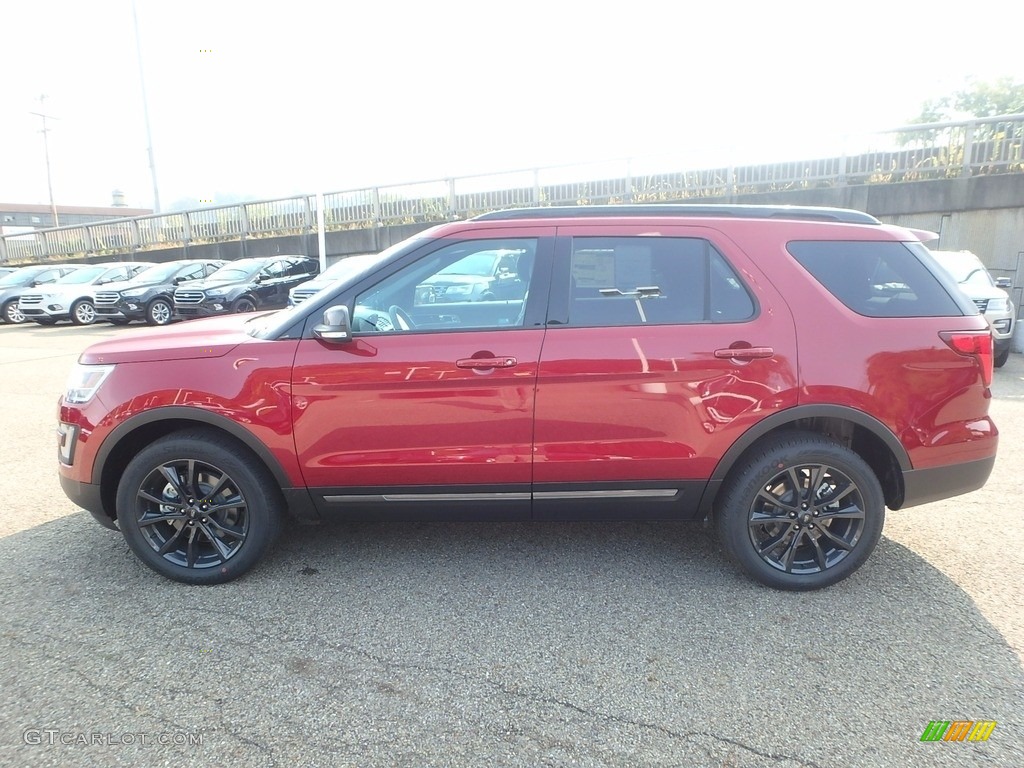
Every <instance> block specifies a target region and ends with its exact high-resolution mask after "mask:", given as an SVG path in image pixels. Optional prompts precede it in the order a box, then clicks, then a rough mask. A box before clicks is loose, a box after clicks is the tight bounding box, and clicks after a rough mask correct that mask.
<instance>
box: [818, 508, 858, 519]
mask: <svg viewBox="0 0 1024 768" xmlns="http://www.w3.org/2000/svg"><path fill="white" fill-rule="evenodd" d="M818 519H819V520H836V519H854V520H863V519H864V510H863V509H861V508H860V507H859V506H857V505H856V504H850V506H848V507H843V508H842V509H837V510H835V511H834V512H830V511H828V510H821V511H820V512H819V513H818Z"/></svg>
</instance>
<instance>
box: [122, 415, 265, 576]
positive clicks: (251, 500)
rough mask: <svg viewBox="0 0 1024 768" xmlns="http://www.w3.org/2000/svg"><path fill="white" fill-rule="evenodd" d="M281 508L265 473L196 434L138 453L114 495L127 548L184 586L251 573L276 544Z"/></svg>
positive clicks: (227, 444) (228, 444) (220, 441)
mask: <svg viewBox="0 0 1024 768" xmlns="http://www.w3.org/2000/svg"><path fill="white" fill-rule="evenodd" d="M283 507H284V501H283V499H282V497H281V493H280V490H279V489H278V488H277V486H276V485H275V483H274V481H273V479H272V478H271V476H270V474H269V473H268V472H267V470H266V468H265V467H263V466H262V465H261V464H260V463H259V462H258V461H257V460H256V459H255V458H253V457H252V456H251V455H250V454H248V453H247V452H245V451H244V450H240V446H239V445H237V444H236V443H234V442H233V441H232V440H230V439H227V438H225V437H223V436H221V435H217V434H213V433H208V432H202V431H187V432H178V433H174V434H171V435H168V436H166V437H164V438H161V439H160V440H157V441H156V442H155V443H153V444H152V445H150V446H149V447H147V448H145V449H143V450H142V451H141V452H140V453H139V454H138V455H137V456H136V457H135V458H134V459H132V461H131V462H130V463H129V464H128V466H127V468H126V469H125V471H124V474H123V475H122V476H121V481H120V483H119V485H118V489H117V519H118V523H119V525H120V528H121V531H122V532H123V534H124V538H125V541H126V542H127V543H128V546H129V547H131V549H132V551H133V552H134V553H135V554H136V555H137V556H138V557H139V559H140V560H142V562H144V563H145V564H146V565H148V566H149V567H150V568H152V569H153V570H154V571H156V572H157V573H159V574H161V575H162V576H166V577H167V578H169V579H174V580H175V581H181V582H184V583H187V584H220V583H222V582H225V581H230V580H231V579H234V578H237V577H238V576H241V575H242V574H243V573H245V572H246V571H248V570H249V569H250V568H252V566H253V565H254V564H255V563H256V562H257V561H258V560H259V559H260V557H261V556H262V555H263V554H264V552H266V550H267V548H268V547H269V546H270V544H271V543H272V542H273V540H274V538H275V537H276V536H277V533H278V530H279V529H280V519H281V509H282V508H283Z"/></svg>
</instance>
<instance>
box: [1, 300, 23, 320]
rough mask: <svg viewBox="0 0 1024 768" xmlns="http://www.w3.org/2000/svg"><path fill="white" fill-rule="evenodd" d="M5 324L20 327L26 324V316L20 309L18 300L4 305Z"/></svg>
mask: <svg viewBox="0 0 1024 768" xmlns="http://www.w3.org/2000/svg"><path fill="white" fill-rule="evenodd" d="M4 322H5V323H10V324H11V325H18V324H19V323H24V322H25V315H24V314H23V313H22V311H21V310H20V309H18V300H17V299H12V300H11V301H8V302H7V303H6V304H4Z"/></svg>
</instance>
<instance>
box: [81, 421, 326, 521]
mask: <svg viewBox="0 0 1024 768" xmlns="http://www.w3.org/2000/svg"><path fill="white" fill-rule="evenodd" d="M196 427H201V428H204V429H208V430H211V431H214V432H217V433H219V434H222V435H226V436H228V437H230V438H231V439H233V440H234V441H235V442H237V443H239V447H240V449H241V450H248V452H249V453H250V454H251V455H252V457H253V458H254V459H255V460H256V461H258V462H260V463H261V464H262V465H263V466H264V467H266V469H267V470H268V471H269V472H270V474H271V475H272V476H273V478H274V482H275V483H276V484H277V486H278V487H279V488H281V489H282V492H284V493H285V495H286V498H287V499H288V501H289V506H292V503H293V501H294V499H293V496H294V495H295V494H293V493H289V492H288V491H289V490H290V486H291V485H292V483H291V481H290V480H289V478H288V475H287V473H286V472H285V471H284V468H283V467H282V466H281V464H280V462H279V461H278V460H277V459H276V458H275V457H274V455H273V454H272V453H271V452H270V449H269V448H267V446H266V445H264V444H263V443H262V442H261V441H260V440H258V439H256V438H255V437H254V436H253V435H252V433H250V432H248V431H247V430H245V429H244V428H243V427H241V426H239V425H238V424H236V423H235V422H233V421H231V420H230V419H228V418H227V417H225V416H221V415H220V414H217V413H211V412H209V411H202V410H198V409H195V408H187V407H184V406H167V407H164V408H155V409H153V410H151V411H146V412H144V413H140V414H138V415H136V416H133V417H132V418H130V419H128V420H127V421H125V422H124V423H122V424H119V425H118V426H117V427H116V428H114V430H113V431H112V432H111V433H110V434H109V435H107V438H106V439H105V440H104V441H103V444H102V445H101V446H100V447H99V450H98V451H97V452H96V459H95V461H94V463H93V469H92V482H93V483H94V484H96V485H98V486H99V488H100V497H101V499H102V502H103V510H104V512H105V513H106V514H107V515H108V516H109V517H110V518H111V520H113V519H115V517H116V511H115V510H116V499H117V484H118V481H119V479H120V477H121V474H122V473H123V472H124V469H125V467H127V466H128V462H129V461H131V459H132V457H133V456H135V455H136V454H137V453H138V452H139V451H140V450H142V449H143V448H145V447H146V446H147V445H150V444H151V443H153V442H154V441H156V440H159V439H160V438H162V437H164V436H166V435H169V434H171V433H173V432H179V431H181V430H184V429H189V428H196ZM307 495H308V494H307Z"/></svg>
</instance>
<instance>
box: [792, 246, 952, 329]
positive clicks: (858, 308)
mask: <svg viewBox="0 0 1024 768" xmlns="http://www.w3.org/2000/svg"><path fill="white" fill-rule="evenodd" d="M787 248H788V249H789V252H790V253H791V254H792V255H793V257H794V258H795V259H796V260H797V261H798V262H800V264H801V265H802V266H803V267H804V269H806V270H807V271H808V272H810V273H811V274H812V275H813V276H814V278H815V279H816V280H817V281H818V282H819V283H821V284H822V285H823V286H825V288H827V289H828V291H829V292H830V293H831V294H832V295H833V296H835V297H836V298H837V299H839V300H840V301H841V302H843V304H845V305H846V306H847V307H849V308H850V309H852V310H853V311H854V312H856V313H858V314H861V315H866V316H867V317H949V316H951V315H962V314H963V312H962V311H961V309H960V307H959V305H958V304H957V302H956V301H955V300H954V299H953V298H952V297H951V296H950V295H949V293H947V292H946V289H945V288H943V287H942V284H941V283H940V282H939V281H938V280H937V279H936V277H935V275H934V274H932V272H931V270H929V269H928V267H926V266H925V265H924V264H923V263H922V262H921V261H920V260H919V259H918V257H917V256H916V255H915V254H914V253H913V252H912V251H911V250H910V249H909V248H907V247H906V246H905V245H903V244H902V243H878V242H832V241H829V242H811V241H807V242H792V243H789V245H788V246H787Z"/></svg>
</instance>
